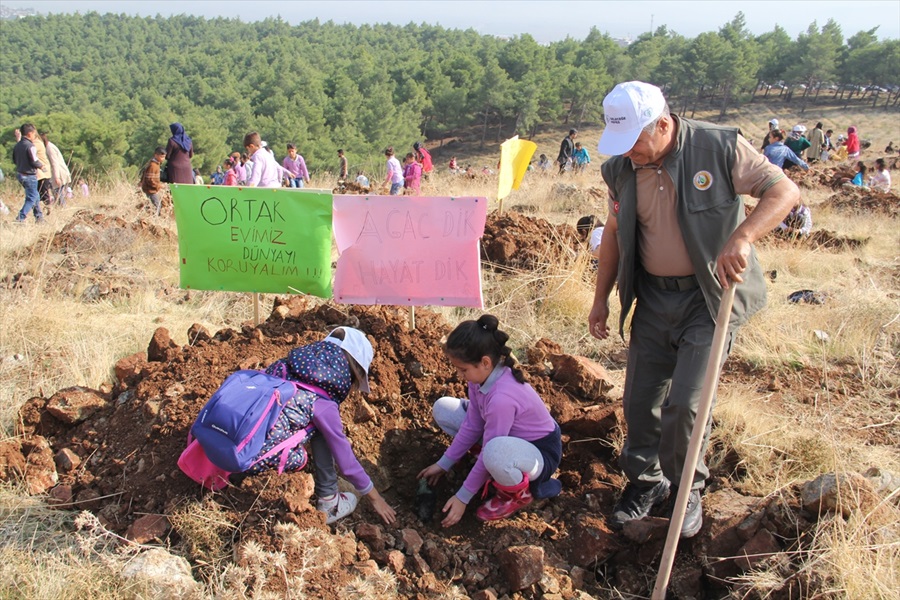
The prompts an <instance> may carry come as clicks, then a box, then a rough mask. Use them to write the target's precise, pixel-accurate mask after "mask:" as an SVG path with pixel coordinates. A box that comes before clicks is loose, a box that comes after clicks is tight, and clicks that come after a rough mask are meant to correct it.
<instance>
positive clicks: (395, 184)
mask: <svg viewBox="0 0 900 600" xmlns="http://www.w3.org/2000/svg"><path fill="white" fill-rule="evenodd" d="M384 155H385V156H386V157H387V174H386V175H385V178H384V185H385V186H388V185H390V186H391V191H390V195H391V196H398V195H400V194H402V193H403V167H401V166H400V161H399V160H397V157H396V156H394V147H393V146H389V147H388V148H385V150H384Z"/></svg>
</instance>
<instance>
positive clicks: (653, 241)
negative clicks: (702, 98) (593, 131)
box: [609, 135, 784, 277]
mask: <svg viewBox="0 0 900 600" xmlns="http://www.w3.org/2000/svg"><path fill="white" fill-rule="evenodd" d="M666 160H667V158H664V159H663V163H665V161H666ZM632 166H633V167H634V169H635V171H636V176H637V220H638V224H639V227H638V236H637V239H638V252H639V256H640V259H641V265H643V267H644V269H645V270H646V271H647V272H648V273H651V274H653V275H658V276H660V277H683V276H685V275H693V274H694V265H693V264H692V263H691V258H690V256H689V255H688V251H687V246H685V243H684V237H683V236H682V234H681V227H680V226H679V225H678V214H677V212H676V210H675V205H676V201H677V196H676V190H675V185H674V183H673V182H672V178H671V177H669V174H668V173H667V172H666V170H665V169H663V168H662V166H657V165H644V166H638V165H635V164H634V163H632ZM783 177H784V172H783V171H782V170H781V169H779V168H778V167H776V166H775V165H773V164H772V163H770V162H769V161H768V160H766V157H765V156H763V155H762V154H760V153H759V152H757V151H756V149H754V148H753V146H751V145H750V143H749V142H748V141H747V140H746V139H745V138H744V136H742V135H738V143H737V148H736V151H735V161H734V166H733V167H732V169H731V180H732V185H733V186H734V191H735V193H736V194H746V195H750V196H753V197H754V198H759V197H761V196H762V195H763V194H764V193H765V191H766V190H767V189H769V187H771V186H772V185H773V184H774V183H775V182H776V181H778V180H779V179H782V178H783ZM615 201H616V200H615V197H614V195H613V191H612V190H610V198H609V211H610V214H615V213H616V211H615V210H614V208H613V205H614V203H615Z"/></svg>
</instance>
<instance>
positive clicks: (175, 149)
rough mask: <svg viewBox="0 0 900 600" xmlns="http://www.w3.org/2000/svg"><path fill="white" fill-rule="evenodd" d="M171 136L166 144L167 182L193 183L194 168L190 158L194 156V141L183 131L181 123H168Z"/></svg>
mask: <svg viewBox="0 0 900 600" xmlns="http://www.w3.org/2000/svg"><path fill="white" fill-rule="evenodd" d="M169 130H170V131H171V132H172V137H170V138H169V142H168V144H167V145H166V171H167V172H168V174H169V183H194V169H193V167H191V158H192V157H193V156H194V142H193V141H192V140H191V138H190V137H188V135H187V134H186V133H185V132H184V126H183V125H182V124H181V123H172V124H171V125H169Z"/></svg>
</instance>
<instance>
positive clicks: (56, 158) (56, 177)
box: [41, 133, 72, 206]
mask: <svg viewBox="0 0 900 600" xmlns="http://www.w3.org/2000/svg"><path fill="white" fill-rule="evenodd" d="M41 140H42V141H43V142H44V147H45V148H46V149H47V158H48V159H49V160H50V172H51V177H50V183H51V185H52V201H53V202H56V203H57V204H59V205H61V206H65V204H66V193H65V191H66V188H67V187H68V186H69V184H70V183H72V174H71V173H70V172H69V167H68V165H66V159H65V158H63V155H62V152H60V151H59V148H58V147H57V146H56V144H54V143H53V142H51V141H50V139H49V138H48V137H47V134H46V133H42V134H41Z"/></svg>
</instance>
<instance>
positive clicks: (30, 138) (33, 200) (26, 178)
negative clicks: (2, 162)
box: [13, 123, 44, 223]
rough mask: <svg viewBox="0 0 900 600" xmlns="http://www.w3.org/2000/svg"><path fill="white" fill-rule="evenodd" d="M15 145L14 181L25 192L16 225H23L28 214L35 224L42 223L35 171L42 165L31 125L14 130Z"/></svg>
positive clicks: (35, 131)
mask: <svg viewBox="0 0 900 600" xmlns="http://www.w3.org/2000/svg"><path fill="white" fill-rule="evenodd" d="M16 139H17V140H18V141H17V142H16V145H15V146H14V147H13V163H15V165H16V179H18V181H19V185H21V186H22V189H24V190H25V202H24V203H23V204H22V209H21V210H20V211H19V216H17V217H16V222H17V223H24V222H25V219H26V218H28V213H29V212H33V213H34V220H35V222H37V223H42V222H43V221H44V213H43V211H41V195H40V193H39V192H38V179H37V171H38V169H40V168H41V167H42V166H43V164H42V163H41V161H40V160H39V159H38V156H37V150H36V149H35V147H34V140H35V139H37V129H35V127H34V125H32V124H31V123H25V124H24V125H22V127H20V128H19V129H16Z"/></svg>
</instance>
